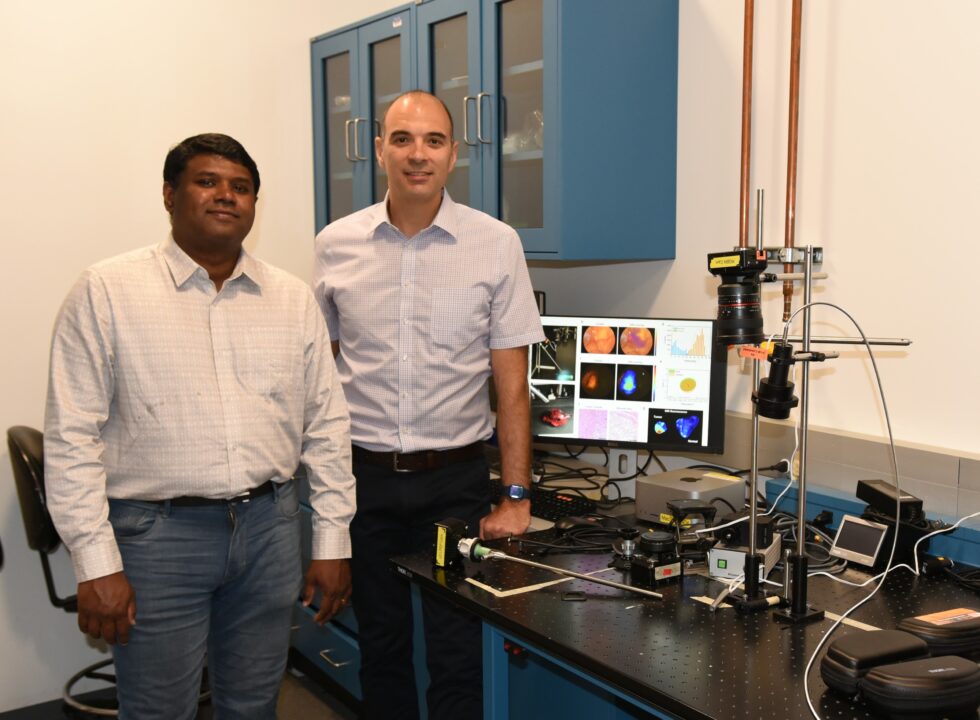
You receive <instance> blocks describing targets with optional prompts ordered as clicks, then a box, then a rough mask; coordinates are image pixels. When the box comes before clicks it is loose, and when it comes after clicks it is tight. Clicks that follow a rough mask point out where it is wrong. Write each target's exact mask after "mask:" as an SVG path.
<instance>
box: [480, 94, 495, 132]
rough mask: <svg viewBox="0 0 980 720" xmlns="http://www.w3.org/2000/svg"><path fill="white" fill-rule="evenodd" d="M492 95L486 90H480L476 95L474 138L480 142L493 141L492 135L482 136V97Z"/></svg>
mask: <svg viewBox="0 0 980 720" xmlns="http://www.w3.org/2000/svg"><path fill="white" fill-rule="evenodd" d="M485 97H493V96H492V95H491V94H490V93H488V92H481V93H479V94H477V96H476V139H477V140H479V141H480V142H481V143H487V144H489V143H491V142H493V138H492V137H488V138H485V137H483V98H485Z"/></svg>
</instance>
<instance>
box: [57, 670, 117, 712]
mask: <svg viewBox="0 0 980 720" xmlns="http://www.w3.org/2000/svg"><path fill="white" fill-rule="evenodd" d="M109 665H112V658H108V659H107V660H100V661H99V662H97V663H95V664H93V665H89V666H88V667H85V668H82V669H81V670H79V671H78V672H77V673H75V674H74V675H72V676H71V677H70V678H69V679H68V682H66V683H65V688H64V690H62V691H61V699H62V700H64V702H65V705H67V706H68V707H70V708H72V709H74V710H78V711H79V712H83V713H85V714H87V715H95V716H96V717H119V708H118V707H113V706H114V705H116V702H115V700H112V701H109V702H107V703H106V704H107V705H108V707H98V706H96V705H89V704H87V703H84V702H82V701H81V700H79V699H78V696H76V695H73V694H72V691H71V689H72V688H73V687H74V686H75V683H77V682H78V681H79V680H82V679H83V678H84V679H90V680H102V681H104V682H106V683H109V684H110V685H115V684H116V676H115V675H110V674H108V673H102V672H99V671H100V670H101V669H102V668H104V667H108V666H109Z"/></svg>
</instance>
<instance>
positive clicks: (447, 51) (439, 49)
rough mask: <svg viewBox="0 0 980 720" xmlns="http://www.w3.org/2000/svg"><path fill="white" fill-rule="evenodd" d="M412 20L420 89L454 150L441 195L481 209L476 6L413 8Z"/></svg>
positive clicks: (457, 1) (472, 0)
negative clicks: (435, 101)
mask: <svg viewBox="0 0 980 720" xmlns="http://www.w3.org/2000/svg"><path fill="white" fill-rule="evenodd" d="M417 18H418V28H419V80H420V82H421V87H422V88H424V89H426V90H429V91H430V92H432V94H434V95H435V96H436V97H438V98H439V99H440V100H442V101H443V102H444V103H445V104H446V107H447V108H448V109H449V114H450V116H451V117H452V120H453V139H454V140H455V141H456V142H457V143H458V144H459V152H458V155H457V158H456V169H455V170H453V172H452V174H450V176H449V180H448V181H447V182H446V189H447V190H448V191H449V194H450V196H451V197H452V198H453V199H454V200H456V201H457V202H461V203H465V204H467V205H470V206H471V207H475V208H478V209H482V208H483V207H484V206H483V190H482V188H483V182H482V167H481V156H482V148H481V143H480V142H479V141H478V140H477V137H476V133H477V117H476V113H477V108H478V106H477V97H478V95H479V93H480V90H481V89H482V88H481V86H480V82H481V77H480V0H446V1H444V2H438V3H425V4H423V5H420V6H419V7H418V16H417ZM480 129H482V127H481V128H480ZM484 132H485V133H486V131H484Z"/></svg>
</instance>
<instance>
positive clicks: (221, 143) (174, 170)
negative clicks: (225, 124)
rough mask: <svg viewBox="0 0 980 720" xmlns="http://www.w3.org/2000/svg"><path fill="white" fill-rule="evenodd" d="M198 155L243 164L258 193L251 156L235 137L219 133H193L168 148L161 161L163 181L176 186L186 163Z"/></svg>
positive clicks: (254, 166)
mask: <svg viewBox="0 0 980 720" xmlns="http://www.w3.org/2000/svg"><path fill="white" fill-rule="evenodd" d="M198 155H220V156H221V157H223V158H225V159H227V160H231V161H232V162H236V163H238V164H239V165H243V166H244V167H245V169H246V170H248V172H249V174H250V175H251V176H252V185H254V186H255V194H256V195H258V194H259V168H258V166H257V165H256V164H255V161H254V160H253V159H252V156H251V155H249V154H248V151H246V150H245V148H244V147H243V146H242V144H241V143H240V142H238V141H237V140H236V139H235V138H233V137H229V136H228V135H222V134H221V133H205V134H203V135H194V136H192V137H189V138H187V139H186V140H182V141H181V142H180V143H178V144H177V145H174V146H173V147H172V148H170V152H168V153H167V159H166V160H164V161H163V181H164V182H165V183H167V184H168V185H170V186H171V187H177V182H178V181H179V180H180V176H181V175H182V174H183V172H184V170H185V169H186V168H187V163H188V162H189V161H190V159H191V158H193V157H197V156H198Z"/></svg>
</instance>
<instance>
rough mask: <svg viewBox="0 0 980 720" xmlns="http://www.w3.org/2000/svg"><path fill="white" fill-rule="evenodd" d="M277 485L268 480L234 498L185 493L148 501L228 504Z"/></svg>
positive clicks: (187, 505) (259, 495) (245, 500)
mask: <svg viewBox="0 0 980 720" xmlns="http://www.w3.org/2000/svg"><path fill="white" fill-rule="evenodd" d="M287 482H288V480H287ZM275 487H276V484H275V483H274V482H273V481H272V480H266V481H265V482H264V483H262V484H261V485H259V486H258V487H257V488H252V489H251V490H249V491H248V492H245V493H242V494H241V495H236V496H235V497H233V498H206V497H193V496H190V495H185V496H182V497H175V498H170V499H169V500H149V501H147V502H152V503H156V504H157V505H163V504H164V503H167V502H169V503H170V504H171V505H174V506H177V507H201V506H203V505H226V504H228V503H230V502H248V501H249V500H253V499H255V498H257V497H262V496H263V495H268V494H269V493H271V492H272V491H273V490H274V489H275Z"/></svg>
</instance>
